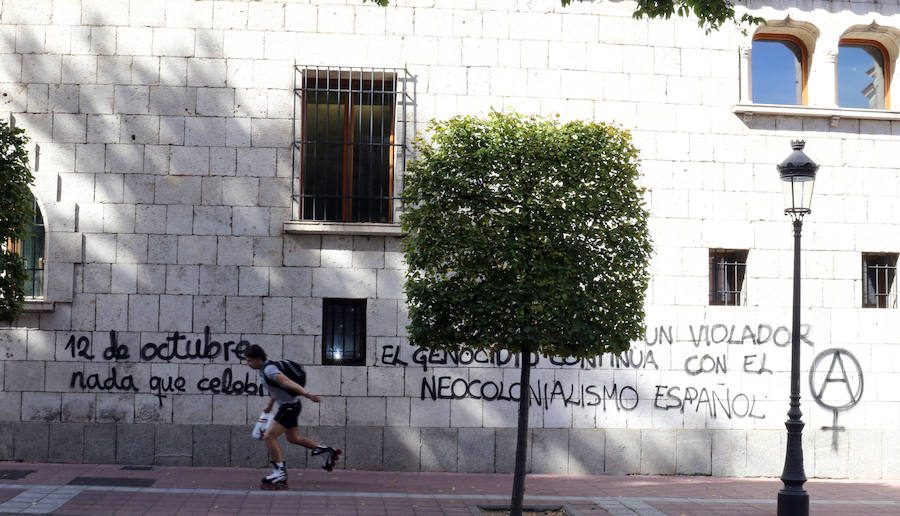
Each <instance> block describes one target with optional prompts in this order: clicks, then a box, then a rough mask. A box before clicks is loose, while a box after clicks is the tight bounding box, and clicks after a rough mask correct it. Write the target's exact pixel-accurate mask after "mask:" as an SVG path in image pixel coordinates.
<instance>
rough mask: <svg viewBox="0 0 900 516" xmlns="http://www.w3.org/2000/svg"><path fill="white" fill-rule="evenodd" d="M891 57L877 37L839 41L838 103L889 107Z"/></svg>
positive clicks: (877, 107)
mask: <svg viewBox="0 0 900 516" xmlns="http://www.w3.org/2000/svg"><path fill="white" fill-rule="evenodd" d="M890 66H891V62H890V58H889V56H888V52H887V49H886V48H885V47H884V45H882V44H881V43H878V42H877V41H869V40H862V39H842V40H841V42H840V44H839V45H838V59H837V77H838V78H837V85H838V86H837V89H838V106H839V107H844V108H857V109H890V107H891V97H890V86H891V85H890V77H891V74H890Z"/></svg>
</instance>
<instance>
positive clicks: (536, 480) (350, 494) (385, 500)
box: [0, 462, 900, 516]
mask: <svg viewBox="0 0 900 516" xmlns="http://www.w3.org/2000/svg"><path fill="white" fill-rule="evenodd" d="M132 468H146V467H141V466H138V467H129V466H125V467H123V466H110V465H80V464H79V465H72V464H26V463H10V462H6V463H4V462H0V514H73V515H74V514H77V515H92V516H101V515H150V514H158V515H170V514H177V515H179V516H189V515H251V516H260V515H267V514H277V515H288V514H303V515H312V516H318V515H334V516H338V515H365V516H368V515H389V516H399V515H443V514H453V515H471V514H473V513H472V509H471V507H472V506H474V505H502V504H507V503H508V502H509V492H510V489H511V485H512V475H497V474H456V473H386V472H374V471H344V470H336V471H334V472H332V473H327V472H325V471H321V470H302V471H300V470H294V471H290V483H291V488H290V490H287V491H260V490H259V477H260V476H262V475H263V474H265V473H267V472H268V471H267V470H263V469H246V468H200V467H194V468H189V467H163V466H154V467H152V469H132ZM780 488H781V482H780V481H779V480H778V479H723V478H709V477H639V476H629V477H617V476H562V475H529V476H528V478H527V490H526V497H525V501H526V504H527V505H533V506H561V505H563V506H566V508H567V509H568V510H569V512H570V513H571V514H580V515H606V514H610V515H616V516H618V515H642V516H661V515H675V516H681V515H711V514H728V515H737V514H748V515H757V514H775V500H776V494H777V492H778V490H779V489H780ZM806 488H807V490H808V491H809V494H810V499H811V510H810V512H811V514H813V515H842V516H845V515H854V516H855V515H864V514H879V515H881V514H892V515H900V482H851V481H837V480H816V479H814V480H811V481H809V482H808V483H807V484H806Z"/></svg>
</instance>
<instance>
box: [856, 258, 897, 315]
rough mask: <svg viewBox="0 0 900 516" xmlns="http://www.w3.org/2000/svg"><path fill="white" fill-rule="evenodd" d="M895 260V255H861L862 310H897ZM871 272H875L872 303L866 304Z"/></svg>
mask: <svg viewBox="0 0 900 516" xmlns="http://www.w3.org/2000/svg"><path fill="white" fill-rule="evenodd" d="M897 258H898V254H897V253H885V252H880V253H862V303H861V304H860V305H861V306H862V308H897ZM872 270H874V272H875V285H873V286H874V289H875V293H874V294H873V297H874V298H875V302H874V303H871V302H867V298H868V294H869V282H868V279H869V273H870V272H871V271H872ZM882 279H883V282H882ZM882 287H883V288H882Z"/></svg>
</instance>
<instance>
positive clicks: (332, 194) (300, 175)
mask: <svg viewBox="0 0 900 516" xmlns="http://www.w3.org/2000/svg"><path fill="white" fill-rule="evenodd" d="M294 82H295V84H294V93H295V102H294V152H293V155H294V156H293V160H294V171H295V177H294V181H293V193H292V198H293V200H294V204H295V206H296V208H295V214H297V216H299V218H300V219H304V220H320V221H339V222H393V221H394V211H395V202H396V201H397V199H398V197H397V196H396V193H397V192H395V186H396V185H397V183H399V181H397V179H398V177H397V176H398V174H399V173H401V172H402V167H403V166H404V165H405V160H406V147H405V141H406V106H407V104H410V102H409V100H408V96H407V92H406V86H407V83H408V82H410V81H409V79H408V74H407V72H406V70H404V69H374V68H366V69H363V68H320V67H301V66H298V67H295V73H294ZM298 107H299V113H298ZM398 108H399V110H400V112H399V113H398ZM298 116H299V119H298ZM398 133H399V134H398ZM398 160H399V165H400V166H399V167H398V166H397V165H398V163H397V161H398ZM298 169H299V170H298ZM398 169H399V170H398ZM400 177H402V176H400Z"/></svg>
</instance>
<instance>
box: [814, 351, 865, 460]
mask: <svg viewBox="0 0 900 516" xmlns="http://www.w3.org/2000/svg"><path fill="white" fill-rule="evenodd" d="M826 362H827V363H828V364H829V365H828V371H827V372H826V373H825V374H824V376H822V372H823V371H824V370H825V369H824V366H825V363H826ZM847 362H849V363H850V364H851V365H852V366H853V368H854V369H855V370H854V371H852V372H850V373H848V371H847V367H846V363H847ZM836 369H838V370H840V372H839V373H837V372H836V371H835V370H836ZM817 384H818V385H817ZM832 385H834V387H833V388H832V389H831V390H830V391H829V394H831V392H832V391H834V390H835V389H836V390H837V391H838V392H837V394H834V395H829V396H826V392H825V391H826V389H828V388H829V387H831V386H832ZM838 385H843V388H841V387H838ZM844 390H846V392H844ZM809 392H810V393H812V397H813V399H814V400H816V403H818V404H819V405H820V406H821V407H823V408H825V409H829V410H831V411H832V414H833V416H834V421H833V422H832V424H831V426H823V427H822V430H831V431H832V439H831V446H832V448H834V449H835V450H837V448H838V432H843V431H845V430H846V428H845V427H843V426H840V425H838V412H839V411H842V410H849V409H851V408H853V407H854V406H855V405H856V404H857V403H859V400H860V399H861V398H862V394H863V372H862V367H861V366H860V365H859V361H858V360H856V357H855V356H853V354H852V353H850V352H849V351H847V350H846V349H838V348H832V349H826V350H825V351H823V352H821V353H819V354H818V355H817V356H816V358H815V359H814V360H813V363H812V366H811V367H810V369H809Z"/></svg>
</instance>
